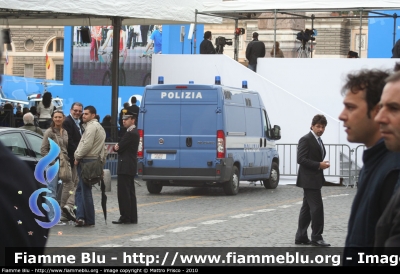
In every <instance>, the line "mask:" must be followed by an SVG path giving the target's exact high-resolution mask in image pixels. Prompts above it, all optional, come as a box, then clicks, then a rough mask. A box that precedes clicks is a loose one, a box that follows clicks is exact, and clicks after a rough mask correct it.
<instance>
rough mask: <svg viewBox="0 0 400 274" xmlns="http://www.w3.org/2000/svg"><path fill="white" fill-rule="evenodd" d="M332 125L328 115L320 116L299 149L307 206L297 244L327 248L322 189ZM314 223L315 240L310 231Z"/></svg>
mask: <svg viewBox="0 0 400 274" xmlns="http://www.w3.org/2000/svg"><path fill="white" fill-rule="evenodd" d="M327 124H328V122H327V120H326V118H325V116H324V115H321V114H317V115H315V116H314V118H313V120H312V122H311V131H310V132H309V133H308V134H306V135H304V136H303V137H301V139H300V141H299V145H298V150H297V163H298V164H299V165H300V167H299V173H298V176H297V182H296V185H297V186H298V187H301V188H303V191H304V198H303V205H302V206H301V209H300V215H299V224H298V228H297V232H296V237H295V244H300V245H301V244H303V245H310V244H312V245H314V246H323V247H327V246H330V244H328V243H326V242H325V241H324V240H323V238H322V233H323V231H324V205H323V203H322V195H321V188H322V185H323V184H324V182H325V177H324V169H326V168H328V167H329V162H328V161H324V158H325V154H326V151H325V147H324V145H323V143H322V140H321V138H320V137H321V136H322V134H323V133H324V131H325V127H326V125H327ZM310 223H311V229H312V232H311V241H310V240H309V238H308V235H307V229H308V227H309V226H310Z"/></svg>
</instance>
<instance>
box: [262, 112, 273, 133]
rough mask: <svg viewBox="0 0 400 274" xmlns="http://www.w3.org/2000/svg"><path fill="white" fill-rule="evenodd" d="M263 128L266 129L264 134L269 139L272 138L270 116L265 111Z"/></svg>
mask: <svg viewBox="0 0 400 274" xmlns="http://www.w3.org/2000/svg"><path fill="white" fill-rule="evenodd" d="M262 117H263V127H264V132H265V136H266V137H267V138H271V124H270V123H269V119H268V115H267V112H266V111H265V109H263V116H262Z"/></svg>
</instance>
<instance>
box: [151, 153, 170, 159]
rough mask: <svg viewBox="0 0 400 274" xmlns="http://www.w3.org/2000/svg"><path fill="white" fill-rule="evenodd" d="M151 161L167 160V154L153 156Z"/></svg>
mask: <svg viewBox="0 0 400 274" xmlns="http://www.w3.org/2000/svg"><path fill="white" fill-rule="evenodd" d="M151 159H167V154H151Z"/></svg>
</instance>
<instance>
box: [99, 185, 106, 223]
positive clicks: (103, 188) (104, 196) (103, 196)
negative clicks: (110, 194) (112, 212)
mask: <svg viewBox="0 0 400 274" xmlns="http://www.w3.org/2000/svg"><path fill="white" fill-rule="evenodd" d="M100 189H101V208H103V213H104V220H105V222H106V224H107V195H106V193H105V190H106V186H105V184H104V179H103V178H101V181H100Z"/></svg>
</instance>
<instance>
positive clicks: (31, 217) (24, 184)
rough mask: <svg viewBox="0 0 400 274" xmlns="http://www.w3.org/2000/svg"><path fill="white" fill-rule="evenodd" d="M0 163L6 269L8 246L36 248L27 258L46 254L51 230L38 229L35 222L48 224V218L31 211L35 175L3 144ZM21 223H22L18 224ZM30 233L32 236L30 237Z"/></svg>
mask: <svg viewBox="0 0 400 274" xmlns="http://www.w3.org/2000/svg"><path fill="white" fill-rule="evenodd" d="M0 162H1V165H0V174H1V176H0V208H1V214H0V231H1V233H0V266H3V265H5V264H6V263H5V259H4V256H5V247H6V246H8V247H27V248H30V247H37V248H38V249H37V250H35V251H32V253H29V252H28V254H44V248H45V245H46V241H47V236H48V234H49V229H45V228H43V227H41V226H39V225H38V224H37V223H36V221H35V219H38V220H40V221H42V222H48V219H47V217H39V216H37V215H36V214H34V213H33V212H32V210H31V209H30V207H29V197H30V196H31V195H32V193H33V192H34V191H36V190H37V189H38V188H37V184H36V180H35V177H34V175H33V171H32V170H31V169H30V168H29V167H28V165H27V164H26V163H24V162H22V161H21V160H20V159H18V158H17V157H16V156H14V155H13V154H12V153H11V151H10V150H9V149H8V148H6V147H5V146H4V145H3V144H2V143H1V142H0ZM41 187H42V188H45V187H46V186H45V185H41ZM40 198H41V196H39V199H40ZM36 202H37V203H38V207H39V209H40V210H41V211H42V213H45V211H44V209H43V208H41V207H40V205H41V204H42V203H43V202H44V200H43V199H41V200H39V201H36ZM19 221H21V222H22V223H21V224H18V222H19ZM30 231H31V232H32V235H29V234H28V233H29V232H30ZM24 251H25V250H24ZM10 257H13V256H10ZM20 262H21V261H20ZM22 263H23V262H22Z"/></svg>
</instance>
